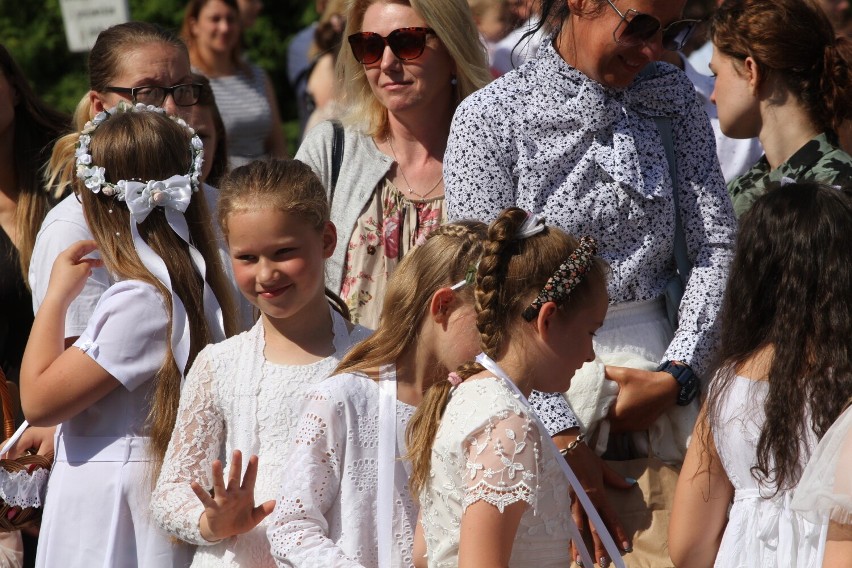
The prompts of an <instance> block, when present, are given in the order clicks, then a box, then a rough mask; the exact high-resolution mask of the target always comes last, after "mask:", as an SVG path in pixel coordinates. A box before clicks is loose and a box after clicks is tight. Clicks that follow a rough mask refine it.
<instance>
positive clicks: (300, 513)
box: [268, 368, 417, 568]
mask: <svg viewBox="0 0 852 568" xmlns="http://www.w3.org/2000/svg"><path fill="white" fill-rule="evenodd" d="M391 369H392V368H391ZM396 413H397V414H396V416H397V420H396V423H397V433H396V440H397V456H403V455H405V453H406V445H405V428H406V426H407V425H408V421H409V419H410V418H411V416H412V414H413V413H414V407H413V406H410V405H408V404H405V403H401V402H397V404H396ZM378 446H379V386H378V384H377V383H376V381H374V380H372V379H369V378H367V377H365V376H364V375H361V374H343V375H337V376H334V377H331V378H330V379H328V380H327V381H324V382H323V383H321V384H320V385H319V386H318V387H317V388H316V389H315V390H314V391H313V392H311V393H310V394H309V395H308V396H307V401H306V403H305V407H304V409H303V413H302V418H301V420H300V422H299V427H298V429H297V431H296V436H295V438H294V440H293V446H292V449H291V452H290V460H289V466H288V467H287V468H282V469H281V471H280V479H281V488H280V490H279V492H278V495H277V498H278V504H277V506H276V507H275V512H274V513H273V516H274V519H273V520H272V522H271V523H270V525H269V531H268V535H269V541H270V543H271V545H272V554H273V556H275V558H276V560H277V561H278V565H279V566H304V567H315V566H322V567H323V568H328V567H335V568H343V567H346V568H355V567H360V566H364V567H367V568H375V567H376V566H378V558H377V556H378V546H377V540H378V535H377V533H376V502H377V480H378V468H379V464H378V455H379V450H378ZM382 467H388V465H383V466H382ZM394 467H395V473H394V482H395V483H394V485H395V487H394V509H393V528H394V534H393V538H392V543H393V551H392V565H393V566H394V567H395V568H396V567H401V568H409V567H410V566H412V565H413V560H412V555H411V554H412V546H413V541H414V526H415V524H416V523H417V506H416V505H415V504H414V501H413V500H412V498H411V494H410V493H409V490H408V477H409V475H410V474H411V471H410V462H408V461H404V460H400V459H398V460H397V461H396V464H395V465H394Z"/></svg>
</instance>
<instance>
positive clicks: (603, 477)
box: [553, 428, 636, 566]
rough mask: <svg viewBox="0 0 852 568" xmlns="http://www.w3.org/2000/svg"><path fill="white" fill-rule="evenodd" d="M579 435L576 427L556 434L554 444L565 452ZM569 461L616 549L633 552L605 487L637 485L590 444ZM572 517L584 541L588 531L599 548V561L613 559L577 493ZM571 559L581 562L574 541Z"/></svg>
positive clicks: (576, 450)
mask: <svg viewBox="0 0 852 568" xmlns="http://www.w3.org/2000/svg"><path fill="white" fill-rule="evenodd" d="M577 434H579V429H577V428H572V429H570V430H566V431H565V432H561V433H559V434H556V435H555V436H554V437H553V441H554V442H555V443H556V446H557V447H558V448H560V449H563V448H566V447H567V446H568V444H570V443H571V442H573V441H574V440H575V439H576V438H577ZM565 459H566V460H568V465H570V466H571V469H572V470H573V472H574V475H576V476H577V480H578V481H579V482H580V485H582V487H583V489H585V491H586V494H587V495H588V496H589V500H590V501H591V502H592V505H594V506H595V509H596V510H597V512H598V514H599V515H600V516H601V519H602V520H603V522H604V525H606V528H607V530H608V531H609V534H611V535H612V539H613V540H614V541H615V544H616V546H618V547H619V548H621V550H622V551H624V552H630V551H631V550H632V547H631V543H630V538H629V537H628V536H627V532H626V531H625V530H624V527H623V526H622V524H621V521H620V520H619V518H618V515H617V514H616V512H615V511H614V510H613V508H612V506H611V505H610V504H609V500H608V499H607V497H606V492H605V491H604V486H605V485H608V486H610V487H614V488H616V489H621V490H627V489H630V488H631V487H633V486H634V485H635V483H636V482H635V481H633V480H627V479H624V478H623V477H621V475H619V474H618V473H617V472H616V471H615V470H613V469H612V468H610V467H609V466H608V465H606V463H604V461H603V460H602V459H601V458H600V457H599V456H598V455H597V454H595V452H594V451H592V449H591V448H589V447H588V446H587V445H586V444H582V443H581V444H577V445H576V446H575V447H574V449H573V450H571V451H570V452H568V455H567V456H566V457H565ZM571 516H572V517H574V523H575V524H576V525H577V528H579V529H580V534H581V535H582V536H583V537H584V539H585V536H586V532H587V531H589V532H590V533H591V535H592V543H593V544H594V547H595V550H594V557H593V558H595V559H596V560H598V561H600V560H602V559H605V560H607V561H609V560H611V559H610V558H609V554H608V553H607V551H606V548H604V546H603V542H602V541H601V537H600V535H599V534H598V531H597V529H596V528H595V527H594V526H593V525H592V524H591V523H590V522H589V519H588V517H587V515H586V511H585V510H584V509H583V505H582V504H581V503H580V500H579V499H578V498H577V496H576V495H574V494H572V495H571ZM571 558H573V559H575V560H579V559H580V551H579V550H578V549H577V548H576V546H575V543H573V542H572V543H571ZM605 564H608V562H604V563H602V564H601V565H602V566H603V565H605Z"/></svg>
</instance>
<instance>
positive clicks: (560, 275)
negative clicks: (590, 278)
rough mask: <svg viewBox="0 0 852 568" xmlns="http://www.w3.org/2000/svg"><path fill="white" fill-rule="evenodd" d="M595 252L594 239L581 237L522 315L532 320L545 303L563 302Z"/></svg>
mask: <svg viewBox="0 0 852 568" xmlns="http://www.w3.org/2000/svg"><path fill="white" fill-rule="evenodd" d="M596 252H597V243H596V242H595V239H593V238H592V237H582V238H581V239H580V244H579V245H578V246H577V248H576V249H574V252H572V253H571V255H570V256H569V257H568V258H567V259H566V260H565V262H563V263H562V264H560V265H559V268H557V269H556V272H554V273H553V276H551V277H550V278H548V280H547V283H546V284H545V285H544V288H542V289H541V292H539V293H538V296H536V299H535V300H533V302H532V304H530V305H529V306H528V307H527V309H525V310H524V313H523V314H521V315H522V317H523V318H524V319H525V320H527V321H532V320H533V319H535V317H536V316H537V315H538V313H539V311H541V307H542V306H543V305H544V304H545V303H547V302H556V304H557V305H559V304H561V303H562V302H564V301H565V300H566V299H567V298H568V296H570V295H571V292H572V291H573V290H574V288H576V287H577V285H578V284H579V283H580V282H582V281H583V278H584V277H585V275H586V273H588V272H589V270H590V269H591V267H592V259H593V257H594V256H595V253H596Z"/></svg>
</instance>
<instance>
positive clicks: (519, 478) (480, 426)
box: [420, 377, 573, 568]
mask: <svg viewBox="0 0 852 568" xmlns="http://www.w3.org/2000/svg"><path fill="white" fill-rule="evenodd" d="M533 417H534V414H533V411H532V410H531V409H530V408H529V407H528V406H527V405H526V404H523V403H522V402H521V401H520V400H519V399H517V398H515V395H514V394H513V393H512V392H511V391H510V390H509V388H508V387H507V386H506V385H505V384H504V383H503V381H502V380H501V379H498V378H493V377H487V378H481V379H477V380H468V381H465V382H463V383H462V384H461V385H459V386H458V387H457V388H456V389H455V391H454V392H453V393H452V395H451V396H450V400H449V402H448V403H447V408H446V410H445V411H444V416H443V418H442V419H441V424H440V427H439V428H438V433H437V435H436V437H435V442H434V444H433V446H432V463H431V471H430V474H429V479H428V481H427V483H426V486H425V487H424V490H423V495H422V496H421V501H420V503H421V508H422V523H423V530H424V534H425V536H426V548H427V556H428V561H429V566H430V567H432V568H435V567H440V568H443V567H449V566H456V565H457V564H458V550H459V528H460V526H461V519H462V515H463V513H464V511H465V509H467V507H468V506H469V505H470V504H472V503H475V502H477V501H486V502H487V503H491V504H492V505H494V506H495V507H497V508H498V509H499V510H501V511H502V510H503V508H505V507H506V506H508V505H511V504H513V503H516V502H519V501H523V502H525V503H527V505H529V507H528V508H527V509H526V511H525V512H524V514H523V516H522V518H521V523H520V526H519V527H518V532H517V533H516V535H515V542H514V545H513V547H512V556H511V559H510V561H509V566H511V567H513V568H516V567H526V566H528V567H530V568H545V567H548V566H568V564H569V563H570V549H569V540H570V532H569V527H570V526H571V523H572V522H573V521H572V520H571V517H570V499H569V496H568V482H567V481H566V479H565V476H564V474H563V473H562V470H561V469H560V467H559V464H558V463H557V462H556V459H555V457H554V456H553V455H551V452H548V451H546V450H544V449H543V447H544V446H543V445H542V438H541V436H542V435H545V436H546V435H547V433H546V432H540V431H539V428H538V426H537V425H536V422H535V420H534V418H533Z"/></svg>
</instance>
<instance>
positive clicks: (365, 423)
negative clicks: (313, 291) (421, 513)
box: [268, 221, 485, 568]
mask: <svg viewBox="0 0 852 568" xmlns="http://www.w3.org/2000/svg"><path fill="white" fill-rule="evenodd" d="M484 237H485V224H484V223H480V222H478V221H464V222H459V223H453V224H449V225H443V226H441V227H439V228H438V229H436V231H435V232H433V233H432V234H430V235H429V237H427V239H426V241H425V242H424V243H423V244H421V245H418V246H417V247H415V248H414V250H413V251H412V252H411V253H410V254H408V255H407V256H406V257H405V258H404V259H403V260H402V262H401V263H400V265H399V267H398V268H397V269H396V271H395V272H394V274H393V276H392V277H391V279H390V281H389V282H388V290H387V295H386V296H385V300H384V307H383V312H382V318H381V320H380V322H379V328H378V329H377V330H376V332H375V333H374V334H373V335H372V336H370V338H368V339H367V340H365V341H364V342H362V343H361V344H359V345H358V346H356V347H355V348H354V349H353V350H352V351H351V352H350V353H349V354H348V355H347V356H346V358H345V359H344V360H343V361H342V362H341V363H340V366H338V368H337V370H336V373H337V374H336V375H335V376H333V377H331V378H330V379H328V380H326V381H324V382H323V383H321V384H320V385H319V386H318V387H316V388H315V389H314V390H313V391H311V392H310V393H309V394H308V395H307V396H306V397H305V406H304V408H303V410H302V417H301V420H300V422H299V427H298V429H297V430H296V435H295V437H294V439H293V444H292V449H291V452H290V461H289V464H288V467H287V468H286V469H282V471H281V473H280V478H281V480H282V481H281V487H280V489H279V490H278V495H279V501H278V505H277V506H276V508H275V516H274V519H273V521H272V523H271V524H270V527H269V531H268V535H269V540H270V542H271V544H272V553H273V555H274V556H275V558H276V560H277V562H278V565H279V566H304V567H310V566H329V567H331V566H335V567H344V566H345V567H349V568H354V567H357V566H366V567H370V568H377V567H378V568H390V567H391V566H401V567H410V566H412V565H413V562H414V560H413V553H412V546H413V536H414V527H415V524H416V520H417V507H416V505H415V504H414V502H413V500H412V498H411V494H410V491H409V489H408V477H409V474H410V468H409V467H408V463H407V462H404V461H402V460H400V459H399V457H400V456H404V455H405V454H406V450H405V428H406V424H408V422H409V420H410V419H411V416H412V414H413V413H414V409H415V407H416V406H417V405H418V404H419V403H420V402H421V399H422V398H423V391H424V390H425V389H427V388H428V387H429V386H430V385H431V384H432V383H434V382H435V381H437V380H441V379H442V378H444V377H446V376H447V372H448V371H449V370H451V369H455V368H456V367H457V366H458V365H460V364H461V363H462V362H464V361H465V360H467V359H468V358H470V357H472V356H473V355H474V354H475V353H476V352H477V347H478V342H477V336H476V329H475V327H474V320H475V315H474V311H473V292H472V286H471V285H470V284H471V283H472V278H471V276H472V274H473V272H474V270H475V266H476V262H477V261H478V259H479V256H480V254H481V252H482V242H483V240H484Z"/></svg>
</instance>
